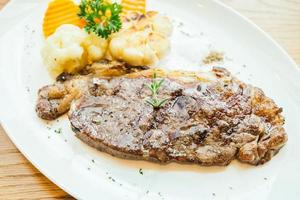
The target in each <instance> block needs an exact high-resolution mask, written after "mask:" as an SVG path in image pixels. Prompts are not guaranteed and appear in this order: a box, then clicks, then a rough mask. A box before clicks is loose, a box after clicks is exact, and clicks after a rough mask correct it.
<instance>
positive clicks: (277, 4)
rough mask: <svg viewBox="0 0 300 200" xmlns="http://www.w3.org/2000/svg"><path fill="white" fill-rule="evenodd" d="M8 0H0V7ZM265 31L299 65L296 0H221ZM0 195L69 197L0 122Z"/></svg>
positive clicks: (299, 13) (298, 7)
mask: <svg viewBox="0 0 300 200" xmlns="http://www.w3.org/2000/svg"><path fill="white" fill-rule="evenodd" d="M8 1H9V0H0V8H2V7H3V6H4V5H5V4H6V3H7V2H8ZM221 1H222V2H224V3H226V4H227V5H229V6H231V7H233V8H234V9H236V10H237V11H239V12H240V13H242V14H243V15H245V16H246V17H248V18H250V19H251V20H253V21H254V22H255V23H256V24H257V25H258V26H260V27H261V28H262V29H263V30H265V31H266V32H267V33H269V34H270V35H271V36H272V37H273V38H274V39H275V40H276V41H277V42H278V43H279V44H281V45H282V46H283V47H284V49H285V50H286V51H287V52H288V53H289V54H290V55H291V56H292V58H293V59H294V60H295V61H296V62H297V64H298V65H299V66H300V0H243V1H240V0H221ZM0 199H73V198H72V197H71V196H70V195H68V194H66V193H65V192H64V191H63V190H61V189H60V188H59V187H57V186H56V185H54V184H53V183H52V182H51V181H49V180H48V179H47V178H46V177H45V176H44V175H43V174H41V173H40V172H39V171H38V170H37V169H36V168H35V167H34V166H32V165H31V164H30V162H29V161H28V160H27V159H26V158H24V156H23V155H22V154H21V153H20V152H19V151H18V149H17V148H16V147H15V146H14V145H13V143H12V142H11V141H10V140H9V138H8V137H7V135H6V133H5V132H4V130H3V129H2V127H1V126H0Z"/></svg>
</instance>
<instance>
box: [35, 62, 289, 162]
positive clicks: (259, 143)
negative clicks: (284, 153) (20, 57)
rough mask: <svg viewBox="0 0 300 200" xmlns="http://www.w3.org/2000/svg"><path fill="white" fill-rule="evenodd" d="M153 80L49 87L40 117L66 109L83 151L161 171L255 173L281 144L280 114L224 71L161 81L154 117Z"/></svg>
mask: <svg viewBox="0 0 300 200" xmlns="http://www.w3.org/2000/svg"><path fill="white" fill-rule="evenodd" d="M152 73H153V72H151V71H144V72H139V73H134V74H129V75H126V76H122V77H116V78H111V79H108V78H99V77H85V78H82V77H76V78H73V79H71V80H69V81H66V82H64V83H56V84H54V85H52V86H46V87H44V88H42V89H41V90H40V92H39V100H38V104H37V113H38V115H39V116H40V117H42V118H44V119H54V118H55V117H57V116H59V115H61V114H63V113H65V112H67V110H68V109H69V107H70V106H71V109H70V111H69V120H70V122H71V126H72V129H73V130H74V131H75V132H76V135H77V136H78V137H79V138H80V139H81V140H82V141H84V142H85V143H87V144H88V145H90V146H92V147H95V148H97V149H99V150H101V151H104V152H107V153H109V154H111V155H114V156H118V157H122V158H128V159H143V160H149V161H157V162H161V163H167V162H172V161H175V162H180V163H196V164H200V165H205V166H210V165H227V164H229V163H230V162H231V161H232V160H233V159H235V158H237V159H238V160H240V161H242V162H246V163H249V164H253V165H258V164H263V163H265V162H266V161H268V160H270V159H271V158H272V157H273V156H274V155H275V154H276V153H277V152H278V151H279V150H280V148H281V147H282V146H283V145H284V144H285V143H286V141H287V135H286V133H285V130H284V129H283V127H282V126H283V124H284V119H283V117H282V116H281V115H280V113H281V112H282V109H281V108H279V107H277V105H276V104H275V103H274V102H273V101H272V100H271V99H270V98H268V97H266V96H265V95H264V93H263V92H262V91H261V90H260V89H258V88H256V87H252V86H250V85H247V84H244V83H242V82H241V81H239V80H237V79H236V78H235V77H233V76H232V75H231V74H230V73H229V72H228V71H227V70H225V69H223V68H214V69H213V70H212V71H211V72H210V73H206V74H193V73H180V72H172V73H163V72H160V73H158V74H159V75H160V77H164V80H165V81H164V83H163V84H162V85H161V87H160V90H159V92H158V98H161V99H163V98H168V101H167V102H166V103H165V104H164V105H162V106H161V107H160V108H158V109H155V108H154V107H153V106H151V105H150V104H148V103H147V102H146V100H147V99H149V98H150V97H151V91H150V90H149V88H147V87H146V84H149V83H151V81H152V79H151V76H150V75H151V74H152ZM53 94H54V95H53ZM58 94H60V95H58Z"/></svg>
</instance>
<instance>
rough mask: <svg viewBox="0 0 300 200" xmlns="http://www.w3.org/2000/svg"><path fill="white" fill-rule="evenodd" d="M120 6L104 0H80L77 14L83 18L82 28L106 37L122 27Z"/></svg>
mask: <svg viewBox="0 0 300 200" xmlns="http://www.w3.org/2000/svg"><path fill="white" fill-rule="evenodd" d="M121 12H122V6H121V5H120V4H118V3H110V2H108V1H105V0H81V2H80V5H79V13H78V16H79V17H80V18H81V19H84V20H85V22H86V25H85V27H84V29H85V30H86V31H87V32H88V33H90V32H94V33H95V34H96V35H97V36H100V37H102V38H108V36H109V35H110V34H112V33H115V32H117V31H119V30H120V29H121V27H122V22H121V18H120V13H121Z"/></svg>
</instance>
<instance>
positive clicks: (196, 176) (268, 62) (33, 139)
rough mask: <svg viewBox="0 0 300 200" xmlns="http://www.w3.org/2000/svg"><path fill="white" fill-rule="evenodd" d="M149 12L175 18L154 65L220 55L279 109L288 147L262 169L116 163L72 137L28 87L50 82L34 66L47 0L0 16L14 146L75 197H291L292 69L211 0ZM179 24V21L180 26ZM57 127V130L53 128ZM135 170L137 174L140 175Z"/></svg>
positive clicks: (16, 0) (2, 73)
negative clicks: (168, 46) (43, 114)
mask: <svg viewBox="0 0 300 200" xmlns="http://www.w3.org/2000/svg"><path fill="white" fill-rule="evenodd" d="M148 1H149V9H155V10H158V11H160V12H162V13H165V14H167V15H168V16H170V17H171V18H172V19H173V20H174V21H173V23H174V34H173V39H172V52H171V54H170V56H169V58H168V59H165V60H164V61H163V62H162V63H161V64H160V66H166V67H174V68H184V69H190V70H192V69H193V70H198V69H206V68H207V66H201V57H202V56H204V55H205V54H207V52H209V51H210V50H219V51H222V52H224V53H225V55H226V59H225V62H224V63H220V64H219V65H222V66H225V67H227V68H228V69H229V70H231V71H232V72H233V73H234V74H236V75H237V76H238V77H240V78H241V79H242V80H244V81H245V82H248V83H251V84H254V85H256V86H259V87H261V88H262V89H263V90H264V91H265V92H266V94H267V95H268V96H270V97H272V98H273V99H274V100H275V101H276V102H277V103H278V104H279V105H280V106H282V107H283V110H284V116H285V117H286V125H285V128H286V131H287V133H288V135H289V141H288V143H287V145H286V146H285V147H284V148H283V149H282V150H281V151H280V153H279V154H278V155H277V156H275V157H274V159H273V160H271V161H270V162H268V163H266V164H265V165H263V166H258V167H252V166H248V165H245V164H239V163H238V162H233V163H232V164H231V165H229V166H228V167H208V168H205V167H199V166H194V165H190V166H189V165H179V164H169V165H166V166H161V165H158V164H151V163H146V162H143V161H125V160H121V159H117V158H113V157H111V156H109V155H107V154H104V153H101V152H98V151H96V150H94V149H92V148H90V147H88V146H87V145H85V144H84V143H82V142H81V141H79V140H78V139H77V138H76V137H75V136H74V133H73V132H72V131H71V129H70V127H69V122H68V120H67V119H66V118H65V117H62V118H60V119H59V120H58V121H55V122H52V123H51V124H46V123H45V122H43V121H41V120H40V119H38V118H37V117H36V114H35V111H34V105H35V101H36V98H37V95H36V94H37V90H38V88H40V87H41V86H43V85H45V84H49V83H51V82H53V80H51V79H50V78H49V76H48V73H47V71H46V69H45V68H44V67H43V64H42V60H41V58H40V48H41V45H42V42H43V37H42V34H41V21H42V16H43V12H44V10H45V8H46V5H47V2H46V1H42V0H26V1H21V0H13V1H12V2H11V3H10V4H9V5H8V6H7V7H6V8H5V9H4V10H3V11H2V13H1V14H0V24H1V26H0V34H1V39H0V45H1V46H0V80H1V84H0V91H1V98H0V112H1V115H0V116H1V123H2V125H3V126H4V128H5V130H6V132H7V134H9V137H10V138H11V139H12V141H13V142H14V143H15V144H16V145H17V147H18V148H19V149H20V150H21V151H22V153H23V154H24V155H25V156H26V157H27V158H28V159H29V160H30V161H31V162H32V163H33V164H34V165H35V166H36V167H37V168H38V169H39V170H40V171H41V172H42V173H44V174H45V175H46V176H47V177H48V178H50V179H51V180H52V181H53V182H54V183H56V184H57V185H59V186H60V187H61V188H63V189H64V190H66V191H67V192H68V193H70V194H71V195H73V196H74V197H76V198H78V199H107V200H111V199H122V200H123V199H124V200H126V199H128V200H140V199H143V200H146V199H148V200H156V199H157V200H162V199H165V200H167V199H170V200H177V199H190V200H196V199H201V200H205V199H251V200H252V199H272V200H273V199H280V200H281V199H283V198H288V199H297V198H298V196H299V195H300V190H299V185H300V173H299V169H300V160H299V159H298V158H299V153H300V145H299V143H300V138H299V134H300V123H299V122H300V120H299V119H300V118H299V114H300V109H299V105H300V95H299V92H300V73H299V71H298V69H297V66H296V64H295V63H294V62H293V61H292V60H291V59H290V57H289V56H288V55H287V54H286V53H285V52H284V51H283V50H282V49H281V48H280V47H279V46H278V45H277V44H276V43H275V42H274V41H273V40H272V39H270V38H269V37H268V36H267V35H266V34H265V33H263V32H262V31H261V30H260V29H258V28H257V27H256V26H255V25H254V24H252V23H251V22H249V21H248V20H246V19H244V18H243V17H241V16H240V15H239V14H237V13H236V12H235V11H233V10H231V9H230V8H228V7H226V6H224V5H222V4H221V3H218V2H215V1H210V0H190V1H176V0H164V1H161V0H148ZM181 22H182V23H181ZM58 128H62V133H61V134H57V133H55V130H57V129H58ZM140 169H142V172H143V174H141V173H140V172H139V170H140Z"/></svg>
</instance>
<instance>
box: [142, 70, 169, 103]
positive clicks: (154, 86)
mask: <svg viewBox="0 0 300 200" xmlns="http://www.w3.org/2000/svg"><path fill="white" fill-rule="evenodd" d="M164 81H165V80H164V79H160V80H157V77H156V73H154V74H153V78H152V83H151V84H146V86H147V87H148V88H149V90H150V91H151V92H152V97H151V98H150V99H147V100H146V103H148V104H150V105H151V106H153V108H154V109H158V108H160V107H161V106H163V105H164V104H165V103H166V102H167V101H168V98H163V99H159V98H158V97H157V94H158V90H159V88H160V87H161V85H162V84H163V82H164Z"/></svg>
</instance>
